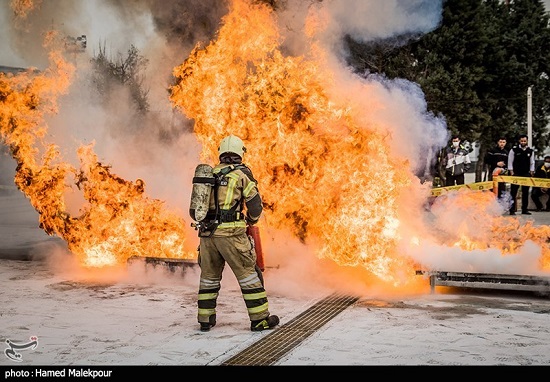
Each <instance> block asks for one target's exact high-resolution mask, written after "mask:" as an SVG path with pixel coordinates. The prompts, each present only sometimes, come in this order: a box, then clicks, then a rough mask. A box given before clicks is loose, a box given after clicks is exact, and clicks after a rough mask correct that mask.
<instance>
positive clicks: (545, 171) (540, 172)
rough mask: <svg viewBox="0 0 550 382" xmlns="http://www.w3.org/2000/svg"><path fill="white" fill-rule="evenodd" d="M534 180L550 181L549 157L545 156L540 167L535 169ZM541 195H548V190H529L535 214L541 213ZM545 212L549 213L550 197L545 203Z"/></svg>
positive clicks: (540, 188) (535, 188) (537, 188)
mask: <svg viewBox="0 0 550 382" xmlns="http://www.w3.org/2000/svg"><path fill="white" fill-rule="evenodd" d="M535 178H542V179H550V155H547V156H545V157H544V163H543V164H542V166H540V167H537V169H536V170H535ZM543 195H548V188H542V187H533V189H532V190H531V200H533V203H535V205H536V206H537V212H540V211H542V203H541V201H540V197H541V196H543ZM545 211H550V196H549V197H548V200H547V201H546V209H545Z"/></svg>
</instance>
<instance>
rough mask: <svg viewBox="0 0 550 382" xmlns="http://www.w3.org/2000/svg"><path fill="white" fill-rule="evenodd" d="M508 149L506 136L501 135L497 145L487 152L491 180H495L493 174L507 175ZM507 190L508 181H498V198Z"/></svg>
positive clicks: (486, 161)
mask: <svg viewBox="0 0 550 382" xmlns="http://www.w3.org/2000/svg"><path fill="white" fill-rule="evenodd" d="M508 151H509V150H508V149H506V138H504V137H500V138H499V139H498V141H497V145H496V147H494V148H492V149H491V150H489V151H488V152H487V155H486V156H485V163H486V164H487V165H488V166H489V180H493V176H496V175H506V174H507V172H508ZM505 191H506V183H504V182H499V183H498V198H499V199H500V198H501V197H502V194H504V192H505Z"/></svg>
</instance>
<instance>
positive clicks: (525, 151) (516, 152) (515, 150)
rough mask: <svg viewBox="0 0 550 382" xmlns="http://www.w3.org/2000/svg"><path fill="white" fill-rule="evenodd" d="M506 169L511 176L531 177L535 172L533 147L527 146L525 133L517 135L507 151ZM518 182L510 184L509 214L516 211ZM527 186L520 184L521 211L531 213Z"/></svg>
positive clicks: (525, 213) (524, 213)
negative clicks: (515, 140)
mask: <svg viewBox="0 0 550 382" xmlns="http://www.w3.org/2000/svg"><path fill="white" fill-rule="evenodd" d="M508 171H509V172H510V175H511V176H521V177H532V176H533V175H534V174H535V153H534V151H533V149H532V148H531V147H529V146H527V135H525V134H521V135H520V136H519V140H518V144H516V145H514V147H512V149H511V150H510V152H509V153H508ZM519 187H520V186H519V185H518V184H513V183H512V184H511V185H510V194H511V195H512V205H511V206H510V215H515V214H516V211H517V200H516V198H517V195H518V191H519ZM530 188H531V187H529V186H521V213H522V214H523V215H531V213H530V212H529V211H528V209H527V207H528V206H529V189H530Z"/></svg>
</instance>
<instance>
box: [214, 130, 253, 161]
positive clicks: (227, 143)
mask: <svg viewBox="0 0 550 382" xmlns="http://www.w3.org/2000/svg"><path fill="white" fill-rule="evenodd" d="M218 152H219V155H222V154H225V153H235V154H237V155H238V156H240V157H241V158H242V157H243V155H244V153H245V152H246V148H245V147H244V143H243V141H242V140H241V138H239V137H237V136H235V135H229V136H227V137H225V138H224V139H222V141H221V142H220V147H218Z"/></svg>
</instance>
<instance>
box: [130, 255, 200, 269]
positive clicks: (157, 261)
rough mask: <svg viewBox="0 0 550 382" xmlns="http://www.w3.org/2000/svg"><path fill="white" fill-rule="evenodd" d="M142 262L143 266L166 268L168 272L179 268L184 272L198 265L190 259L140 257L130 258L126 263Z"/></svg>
mask: <svg viewBox="0 0 550 382" xmlns="http://www.w3.org/2000/svg"><path fill="white" fill-rule="evenodd" d="M137 261H142V262H144V263H145V265H152V266H153V267H157V266H162V267H166V268H168V270H169V271H170V272H175V271H176V269H178V268H181V269H182V270H183V271H185V269H186V268H190V267H191V268H192V267H195V266H197V265H198V263H197V260H192V259H171V258H167V257H142V256H132V257H130V258H129V259H128V263H129V264H130V263H135V262H137Z"/></svg>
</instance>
